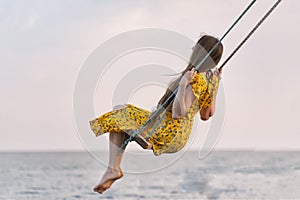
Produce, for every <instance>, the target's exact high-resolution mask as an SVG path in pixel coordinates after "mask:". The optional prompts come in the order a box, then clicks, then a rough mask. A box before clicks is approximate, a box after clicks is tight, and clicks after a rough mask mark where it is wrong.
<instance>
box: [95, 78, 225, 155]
mask: <svg viewBox="0 0 300 200" xmlns="http://www.w3.org/2000/svg"><path fill="white" fill-rule="evenodd" d="M218 84H219V80H218V77H217V76H216V75H215V74H213V76H212V78H211V79H210V80H208V79H207V78H206V74H205V73H196V74H195V76H194V78H193V80H192V82H191V86H192V90H193V93H194V95H195V97H196V98H195V100H194V102H193V103H192V106H191V107H190V109H189V111H188V112H187V113H186V114H185V115H184V116H182V117H181V118H180V119H173V118H172V108H171V106H170V107H169V108H168V110H167V111H166V113H165V116H164V118H163V120H161V121H160V122H158V123H156V124H155V129H154V130H153V129H152V130H150V129H149V130H147V131H141V132H140V134H141V135H142V136H143V137H144V138H147V139H148V142H149V143H151V144H152V150H153V153H154V155H157V156H158V155H160V154H162V153H175V152H177V151H179V150H181V149H182V148H183V147H184V146H185V144H186V143H187V141H188V139H189V136H190V133H191V130H192V126H193V122H194V116H195V115H196V114H197V112H198V111H199V110H200V109H201V108H206V107H208V106H210V105H211V102H212V98H213V95H215V92H216V91H217V88H218ZM150 114H151V113H150V112H149V111H148V110H145V109H142V108H139V107H137V106H134V105H133V104H126V107H123V108H120V109H117V110H113V111H110V112H107V113H104V114H102V115H100V116H99V117H97V118H96V119H93V120H91V121H89V123H90V128H91V129H92V131H93V132H94V133H95V135H96V136H99V135H102V134H104V133H107V132H122V131H123V132H126V131H128V130H138V129H139V128H141V127H142V126H143V125H144V124H145V123H146V121H147V120H148V119H149V118H150ZM160 116H163V113H162V114H160ZM158 121H159V120H158Z"/></svg>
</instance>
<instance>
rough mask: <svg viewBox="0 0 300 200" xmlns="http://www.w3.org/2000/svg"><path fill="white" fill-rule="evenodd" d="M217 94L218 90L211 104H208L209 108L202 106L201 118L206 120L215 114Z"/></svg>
mask: <svg viewBox="0 0 300 200" xmlns="http://www.w3.org/2000/svg"><path fill="white" fill-rule="evenodd" d="M216 96H217V92H216V93H215V95H214V96H213V99H212V102H211V105H210V106H208V107H207V108H202V109H201V110H200V118H201V120H203V121H206V120H208V119H209V118H210V117H211V116H213V115H214V114H215V110H216Z"/></svg>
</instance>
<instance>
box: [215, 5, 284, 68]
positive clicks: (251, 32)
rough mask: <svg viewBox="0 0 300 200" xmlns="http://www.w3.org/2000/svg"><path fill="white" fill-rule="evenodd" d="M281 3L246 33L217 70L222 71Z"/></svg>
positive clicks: (273, 7)
mask: <svg viewBox="0 0 300 200" xmlns="http://www.w3.org/2000/svg"><path fill="white" fill-rule="evenodd" d="M280 2H281V0H278V1H277V2H276V3H275V4H274V5H273V6H272V8H271V9H270V10H269V11H268V12H267V13H266V14H265V16H263V18H262V19H261V20H260V21H259V22H258V23H257V24H256V26H255V27H254V28H253V29H252V30H251V31H250V33H248V35H247V36H246V37H245V39H244V40H243V41H242V42H241V43H240V44H239V45H238V46H237V47H236V48H235V50H234V51H233V52H232V53H231V54H230V55H229V56H228V58H227V59H226V60H225V61H224V62H223V64H222V65H221V66H220V67H219V69H222V68H223V67H224V66H225V65H226V64H227V62H228V61H229V60H230V59H231V58H232V57H233V56H234V54H236V52H237V51H238V50H239V49H240V48H241V47H242V46H243V45H244V44H245V42H246V41H247V40H248V39H249V38H250V37H251V35H252V34H253V33H254V32H255V31H256V30H257V29H258V27H259V26H260V25H261V24H262V23H263V22H264V21H265V20H266V19H267V18H268V16H269V15H270V14H271V13H272V12H273V10H274V9H275V8H276V7H277V6H278V4H279V3H280Z"/></svg>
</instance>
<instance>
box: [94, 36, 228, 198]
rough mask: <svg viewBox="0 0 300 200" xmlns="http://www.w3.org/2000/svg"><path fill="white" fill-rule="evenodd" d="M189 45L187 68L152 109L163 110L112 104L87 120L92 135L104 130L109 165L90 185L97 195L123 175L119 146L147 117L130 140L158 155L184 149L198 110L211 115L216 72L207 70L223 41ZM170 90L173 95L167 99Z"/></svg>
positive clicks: (218, 73) (208, 39) (209, 38)
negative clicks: (99, 179) (190, 50)
mask: <svg viewBox="0 0 300 200" xmlns="http://www.w3.org/2000/svg"><path fill="white" fill-rule="evenodd" d="M217 43H218V44H217ZM214 47H215V48H214ZM213 48H214V49H213ZM192 49H193V52H192V55H191V57H190V60H189V64H188V66H187V67H186V69H184V70H183V71H182V72H180V74H181V76H180V77H178V78H177V79H175V80H174V81H172V82H171V83H170V84H169V87H168V89H167V90H166V92H165V94H164V95H163V97H162V98H161V99H160V101H159V102H158V105H157V108H156V109H159V108H161V105H162V106H163V109H159V110H157V111H158V112H157V114H156V115H154V112H151V113H150V112H149V111H148V110H145V109H142V108H139V107H136V106H134V105H133V104H125V105H118V106H115V107H114V109H113V111H111V112H107V113H105V114H102V115H100V116H99V117H98V118H96V119H93V120H91V121H90V127H91V129H92V130H93V132H94V133H95V135H96V136H99V135H102V134H104V133H106V132H110V134H109V141H110V145H109V165H108V168H107V170H106V172H105V174H104V175H103V177H102V179H101V181H100V183H99V184H98V185H97V186H95V187H94V191H95V192H98V193H101V194H102V193H103V192H104V191H105V190H107V189H108V188H109V187H110V186H111V185H112V184H113V182H114V181H115V180H117V179H119V178H121V177H122V176H123V172H122V170H121V168H120V164H121V160H122V157H123V153H124V150H125V148H124V149H121V151H120V147H121V146H122V144H123V143H124V141H125V140H126V139H127V138H128V137H129V136H130V135H131V134H132V133H133V132H134V131H135V130H139V128H141V127H142V126H143V125H144V124H145V123H146V122H147V121H148V120H149V119H151V120H150V123H148V124H147V125H146V126H145V128H144V130H143V131H141V132H140V134H138V135H137V136H136V137H135V138H134V140H135V141H136V142H137V143H138V144H140V145H141V146H142V147H143V148H144V149H151V150H152V151H153V153H154V155H156V156H158V155H160V154H162V153H174V152H177V151H179V150H180V149H182V148H183V147H184V145H185V144H186V143H187V140H188V138H189V135H190V132H191V129H192V125H193V121H194V116H195V115H196V114H197V112H198V111H199V112H200V118H201V119H202V120H208V119H209V118H210V117H211V116H212V115H213V114H214V112H215V103H216V91H217V89H218V83H219V80H220V79H221V70H218V69H216V70H215V71H214V72H212V70H211V69H213V68H214V67H216V65H217V64H218V62H219V61H220V59H221V56H222V53H223V45H222V44H221V43H220V42H219V40H218V39H217V38H214V37H212V36H209V35H204V36H202V37H201V38H200V39H199V40H198V41H197V43H196V45H195V46H194V47H193V48H192ZM212 49H213V50H212ZM211 50H212V51H211ZM210 51H211V52H210ZM208 52H210V55H209V56H207V54H208ZM204 59H205V60H204ZM199 64H200V66H198V65H199ZM196 66H197V71H196V70H195V67H196ZM176 89H178V90H177V92H176V91H175V90H176ZM175 92H176V93H175ZM173 93H175V94H176V95H173V96H171V97H170V95H172V94H173ZM174 98H175V99H174ZM164 111H166V112H164Z"/></svg>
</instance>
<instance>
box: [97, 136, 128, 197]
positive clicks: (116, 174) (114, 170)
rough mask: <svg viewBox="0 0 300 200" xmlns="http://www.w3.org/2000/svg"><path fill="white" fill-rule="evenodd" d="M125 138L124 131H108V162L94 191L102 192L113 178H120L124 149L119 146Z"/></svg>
mask: <svg viewBox="0 0 300 200" xmlns="http://www.w3.org/2000/svg"><path fill="white" fill-rule="evenodd" d="M127 138H128V135H127V134H126V133H116V132H110V133H109V141H110V142H109V163H108V166H107V170H106V172H105V173H104V175H103V177H102V179H101V181H100V183H99V184H98V185H96V186H95V188H94V191H95V192H99V193H102V192H104V191H105V190H107V189H108V188H109V187H110V186H111V185H112V184H113V182H114V181H115V180H117V179H120V178H122V176H123V172H122V170H121V167H120V165H121V161H122V158H123V154H124V151H125V149H124V150H123V149H120V147H121V146H122V144H123V142H124V141H125V140H126V139H127Z"/></svg>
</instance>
